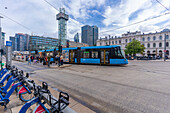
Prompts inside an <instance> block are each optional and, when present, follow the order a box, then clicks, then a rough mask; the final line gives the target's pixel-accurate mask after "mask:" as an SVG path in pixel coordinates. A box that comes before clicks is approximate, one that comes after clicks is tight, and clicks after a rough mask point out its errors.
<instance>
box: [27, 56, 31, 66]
mask: <svg viewBox="0 0 170 113" xmlns="http://www.w3.org/2000/svg"><path fill="white" fill-rule="evenodd" d="M27 64H28V65H29V64H30V65H31V57H30V56H29V57H28V63H27Z"/></svg>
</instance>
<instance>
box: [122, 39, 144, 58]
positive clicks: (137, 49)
mask: <svg viewBox="0 0 170 113" xmlns="http://www.w3.org/2000/svg"><path fill="white" fill-rule="evenodd" d="M125 48H126V49H125V53H126V54H130V55H133V56H136V54H137V53H141V54H143V52H144V49H145V47H144V45H141V43H140V41H138V40H134V39H133V40H132V42H130V43H128V44H127V46H126V47H125Z"/></svg>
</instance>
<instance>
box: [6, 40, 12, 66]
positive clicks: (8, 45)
mask: <svg viewBox="0 0 170 113" xmlns="http://www.w3.org/2000/svg"><path fill="white" fill-rule="evenodd" d="M11 57H12V42H11V41H6V65H10V66H11V65H12V58H11Z"/></svg>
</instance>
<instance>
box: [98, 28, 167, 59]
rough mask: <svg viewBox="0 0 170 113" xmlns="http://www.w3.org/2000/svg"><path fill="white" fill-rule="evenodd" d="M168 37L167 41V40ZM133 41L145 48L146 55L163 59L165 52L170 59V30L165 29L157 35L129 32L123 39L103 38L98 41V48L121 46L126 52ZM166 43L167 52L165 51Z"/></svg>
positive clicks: (123, 35)
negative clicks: (138, 42) (126, 48)
mask: <svg viewBox="0 0 170 113" xmlns="http://www.w3.org/2000/svg"><path fill="white" fill-rule="evenodd" d="M165 37H166V40H165ZM133 39H135V40H139V41H140V42H141V44H143V45H144V46H145V52H144V55H145V56H147V55H156V56H160V57H163V55H164V52H165V53H166V55H167V56H168V57H170V54H169V51H170V30H169V29H164V30H163V31H161V32H156V33H149V34H145V33H143V34H142V33H141V32H140V31H136V32H127V33H126V34H122V36H121V37H116V36H115V37H114V38H113V37H112V38H107V37H105V38H101V39H99V40H97V46H105V45H121V47H122V49H123V50H125V47H126V45H127V44H128V43H129V42H131V41H132V40H133ZM165 41H166V51H164V47H165Z"/></svg>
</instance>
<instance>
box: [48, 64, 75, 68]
mask: <svg viewBox="0 0 170 113" xmlns="http://www.w3.org/2000/svg"><path fill="white" fill-rule="evenodd" d="M70 66H72V65H69V64H68V65H62V66H50V68H53V69H55V68H65V67H70Z"/></svg>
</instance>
